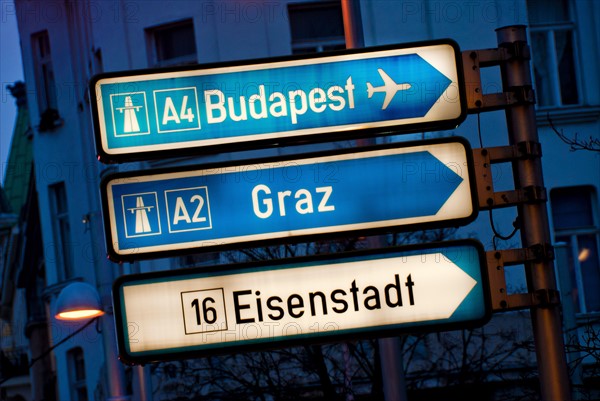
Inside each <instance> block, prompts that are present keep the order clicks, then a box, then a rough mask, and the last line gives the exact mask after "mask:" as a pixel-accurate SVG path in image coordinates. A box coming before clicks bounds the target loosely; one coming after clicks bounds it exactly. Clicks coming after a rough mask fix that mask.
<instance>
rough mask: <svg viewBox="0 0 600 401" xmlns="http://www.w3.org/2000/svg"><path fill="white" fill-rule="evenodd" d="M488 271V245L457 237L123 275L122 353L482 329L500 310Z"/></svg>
mask: <svg viewBox="0 0 600 401" xmlns="http://www.w3.org/2000/svg"><path fill="white" fill-rule="evenodd" d="M486 272H487V270H486V261H485V253H484V251H483V247H482V246H481V244H480V243H478V242H476V241H457V242H448V243H439V244H429V245H427V246H418V247H400V248H386V249H382V250H381V249H380V250H369V251H362V252H352V253H342V254H336V255H327V256H320V257H309V258H297V259H295V260H293V261H291V262H290V261H289V260H288V261H285V262H282V261H277V262H266V263H262V264H260V265H257V264H252V265H250V266H248V265H230V266H218V267H212V268H210V267H208V268H202V269H194V270H190V269H186V270H179V271H163V272H157V273H149V274H148V273H147V274H139V275H135V276H122V277H120V278H118V279H117V281H116V282H115V283H114V286H113V305H114V311H115V321H116V331H117V338H118V345H119V355H120V358H121V360H123V361H125V362H127V363H145V362H153V361H159V360H169V359H177V358H189V357H190V356H191V355H194V356H207V355H210V354H215V353H225V352H239V351H243V350H244V351H255V350H257V349H260V348H261V347H262V348H264V347H274V346H283V345H286V346H289V345H297V344H298V343H300V342H304V343H306V342H314V341H321V342H322V341H339V340H342V339H347V338H352V339H356V338H359V337H363V336H374V335H376V336H380V337H383V336H390V335H397V334H398V332H401V331H403V330H411V331H414V330H416V329H418V330H428V331H439V330H449V329H464V328H467V327H474V326H478V325H482V324H484V323H485V322H486V321H487V320H488V319H489V317H490V314H491V308H490V301H489V294H490V293H489V289H488V279H487V274H486ZM149 311H151V313H149Z"/></svg>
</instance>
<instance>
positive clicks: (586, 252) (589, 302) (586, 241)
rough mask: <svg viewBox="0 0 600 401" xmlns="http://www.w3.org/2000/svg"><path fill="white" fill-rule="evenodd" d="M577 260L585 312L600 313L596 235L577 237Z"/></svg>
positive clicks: (599, 267)
mask: <svg viewBox="0 0 600 401" xmlns="http://www.w3.org/2000/svg"><path fill="white" fill-rule="evenodd" d="M577 242H578V244H577V245H578V251H579V254H578V255H577V258H578V259H579V264H580V266H581V277H582V279H583V288H584V290H585V306H586V311H587V312H600V262H599V259H598V243H597V237H596V235H592V234H588V235H579V236H577Z"/></svg>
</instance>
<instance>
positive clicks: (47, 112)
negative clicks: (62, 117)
mask: <svg viewBox="0 0 600 401" xmlns="http://www.w3.org/2000/svg"><path fill="white" fill-rule="evenodd" d="M31 39H32V40H31V41H32V49H33V61H34V63H35V65H34V68H35V69H34V73H35V84H36V89H37V100H38V106H39V108H40V127H39V129H40V131H47V130H49V129H52V128H55V127H56V125H57V124H56V123H57V121H58V120H59V116H58V101H57V98H56V82H55V79H54V67H53V66H52V57H51V53H50V37H49V36H48V31H42V32H39V33H36V34H34V35H32V37H31Z"/></svg>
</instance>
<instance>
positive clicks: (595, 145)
mask: <svg viewBox="0 0 600 401" xmlns="http://www.w3.org/2000/svg"><path fill="white" fill-rule="evenodd" d="M547 116H548V122H549V123H550V128H551V129H552V131H554V133H555V134H556V135H557V136H558V137H559V138H560V140H561V141H563V142H564V143H566V144H567V145H569V147H570V150H571V152H575V151H577V150H589V151H592V152H600V138H593V137H592V136H590V137H589V138H588V139H581V138H579V136H578V134H577V132H576V133H575V134H574V135H573V137H572V138H570V137H568V136H567V135H565V133H564V132H563V130H562V129H560V130H559V129H557V128H556V127H555V126H554V123H553V122H552V118H550V113H548V114H547Z"/></svg>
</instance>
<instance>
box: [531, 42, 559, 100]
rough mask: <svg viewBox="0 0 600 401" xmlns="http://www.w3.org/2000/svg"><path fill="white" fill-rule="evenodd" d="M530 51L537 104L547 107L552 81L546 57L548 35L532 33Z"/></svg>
mask: <svg viewBox="0 0 600 401" xmlns="http://www.w3.org/2000/svg"><path fill="white" fill-rule="evenodd" d="M531 49H532V53H533V74H534V79H535V91H536V95H537V103H538V105H540V106H549V105H552V104H553V103H554V102H553V101H552V86H551V85H552V79H551V74H550V58H549V55H548V33H547V32H534V33H532V34H531Z"/></svg>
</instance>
